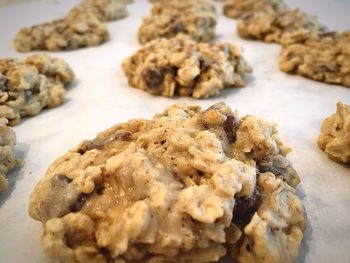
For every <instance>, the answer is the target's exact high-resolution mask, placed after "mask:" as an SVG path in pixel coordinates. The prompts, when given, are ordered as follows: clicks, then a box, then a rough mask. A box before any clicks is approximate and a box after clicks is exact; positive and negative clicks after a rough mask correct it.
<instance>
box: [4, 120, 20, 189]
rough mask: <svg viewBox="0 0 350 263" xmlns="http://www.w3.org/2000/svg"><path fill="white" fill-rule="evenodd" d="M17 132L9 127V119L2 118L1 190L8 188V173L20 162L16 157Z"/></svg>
mask: <svg viewBox="0 0 350 263" xmlns="http://www.w3.org/2000/svg"><path fill="white" fill-rule="evenodd" d="M15 144H16V135H15V133H14V132H13V131H12V130H11V129H10V128H9V127H7V119H5V118H0V192H2V191H4V190H6V188H7V179H6V174H7V173H8V172H9V171H11V170H12V169H13V168H14V167H16V166H17V165H18V164H19V161H18V160H17V159H16V157H15V153H14V148H15Z"/></svg>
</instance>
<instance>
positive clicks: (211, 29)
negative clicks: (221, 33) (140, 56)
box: [138, 0, 217, 44]
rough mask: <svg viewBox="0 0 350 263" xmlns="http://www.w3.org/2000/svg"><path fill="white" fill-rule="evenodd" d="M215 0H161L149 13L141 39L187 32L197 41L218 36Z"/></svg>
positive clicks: (143, 41) (166, 36)
mask: <svg viewBox="0 0 350 263" xmlns="http://www.w3.org/2000/svg"><path fill="white" fill-rule="evenodd" d="M216 20H217V19H216V11H215V3H214V2H213V1H212V0H194V1H186V0H180V1H159V3H155V4H154V5H153V8H152V14H151V15H150V16H148V17H145V18H144V20H143V23H142V25H141V27H140V29H139V31H138V39H139V42H140V43H141V44H145V43H147V42H150V41H152V40H154V39H158V38H172V37H175V36H177V35H179V34H183V35H187V36H189V37H190V38H192V39H193V40H195V41H199V42H209V41H211V40H212V39H213V38H214V37H215V27H216V22H217V21H216Z"/></svg>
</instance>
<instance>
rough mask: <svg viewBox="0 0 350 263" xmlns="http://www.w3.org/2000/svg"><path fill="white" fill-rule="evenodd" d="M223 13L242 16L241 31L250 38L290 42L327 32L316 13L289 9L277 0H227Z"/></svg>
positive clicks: (243, 35)
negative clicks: (311, 13) (314, 14)
mask: <svg viewBox="0 0 350 263" xmlns="http://www.w3.org/2000/svg"><path fill="white" fill-rule="evenodd" d="M224 13H225V14H226V15H227V16H230V17H233V18H238V19H239V20H238V21H237V31H238V34H239V35H240V36H241V37H243V38H248V39H258V40H263V41H265V42H276V43H281V44H283V45H289V44H292V43H300V42H304V41H305V40H307V39H308V38H310V37H317V36H319V35H322V34H324V33H325V32H327V28H326V27H325V26H323V25H321V24H320V23H319V22H318V20H317V18H316V16H313V15H310V14H307V13H304V12H302V11H300V10H299V9H290V8H289V7H288V6H287V5H286V4H285V3H284V2H283V1H278V0H258V1H252V0H243V1H228V2H227V3H226V4H225V5H224Z"/></svg>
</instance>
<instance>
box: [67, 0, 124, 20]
mask: <svg viewBox="0 0 350 263" xmlns="http://www.w3.org/2000/svg"><path fill="white" fill-rule="evenodd" d="M126 4H127V3H126V2H125V1H122V0H85V1H84V2H83V3H82V4H81V5H80V6H78V7H82V8H83V9H85V10H80V8H76V9H73V10H74V11H75V12H84V11H85V12H86V11H87V10H88V11H89V12H93V13H94V14H95V15H96V16H97V17H98V19H99V20H101V21H103V22H105V21H114V20H118V19H122V18H124V17H126V16H127V14H128V12H127V10H126V8H125V5H126Z"/></svg>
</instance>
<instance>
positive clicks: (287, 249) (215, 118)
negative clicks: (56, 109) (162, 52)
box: [29, 103, 306, 263]
mask: <svg viewBox="0 0 350 263" xmlns="http://www.w3.org/2000/svg"><path fill="white" fill-rule="evenodd" d="M243 143H246V145H247V146H246V147H243ZM287 152H288V149H287V148H286V147H285V146H283V144H282V143H281V141H280V140H279V138H278V136H277V133H276V129H275V128H274V125H271V124H268V123H266V122H264V121H263V120H260V119H258V118H255V117H253V116H245V117H242V118H240V116H239V115H238V113H237V112H232V111H231V109H230V108H229V107H227V106H226V105H225V104H221V103H219V104H215V105H213V106H212V107H210V108H208V109H206V110H204V111H201V109H200V107H198V106H187V105H184V104H175V105H173V106H170V107H168V108H167V109H166V110H165V111H164V113H162V114H157V115H155V117H154V118H153V119H152V120H132V121H129V122H127V123H123V124H118V125H115V126H113V127H112V128H110V129H108V130H107V131H104V132H102V133H100V134H98V135H97V137H96V138H95V139H93V140H91V141H83V142H82V143H80V144H79V145H78V146H77V147H76V148H74V149H73V150H71V151H69V152H68V153H66V154H65V155H64V156H62V157H60V158H59V159H57V160H56V161H55V162H54V163H53V164H52V165H51V166H50V167H49V169H48V171H47V173H46V175H45V177H44V178H43V179H42V180H41V181H40V182H39V184H38V185H37V186H36V188H35V190H34V191H33V193H32V195H31V198H30V207H29V213H30V215H31V217H33V218H34V219H37V220H40V221H41V222H42V223H43V227H44V233H43V236H42V246H43V249H44V251H45V253H46V254H47V255H48V256H49V257H50V258H54V259H59V260H61V261H62V262H199V263H201V262H203V263H204V262H215V261H218V260H219V258H221V257H222V256H224V255H225V254H226V253H227V248H226V247H227V246H229V247H230V252H231V253H232V254H233V256H234V257H235V258H237V259H238V260H239V261H241V262H245V261H244V260H246V259H249V260H250V261H249V262H261V259H263V258H267V259H269V261H265V262H279V261H278V260H279V259H283V260H284V262H292V261H293V260H294V259H295V258H296V256H297V255H298V251H299V246H300V242H301V239H302V236H303V231H304V229H305V227H306V214H305V210H304V207H303V206H302V204H301V203H300V200H299V199H298V197H297V196H296V194H295V191H294V189H293V187H294V186H296V184H297V182H298V181H299V177H298V175H297V173H296V172H295V171H294V169H293V168H292V167H291V164H290V163H289V161H288V160H287V159H286V154H287ZM263 171H270V172H263Z"/></svg>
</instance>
